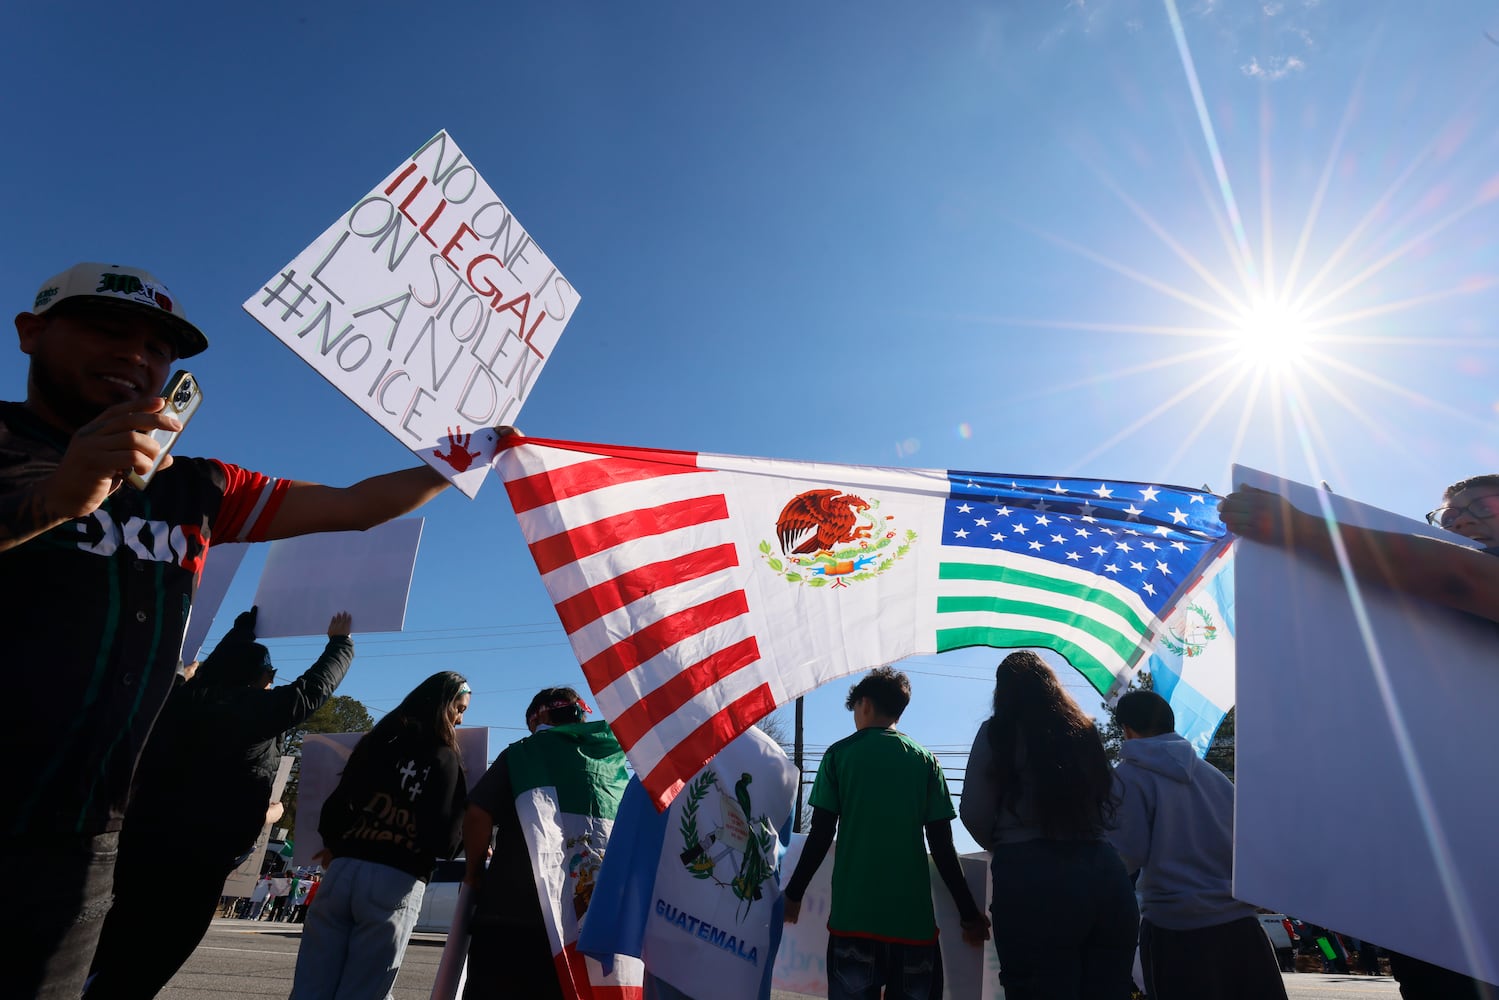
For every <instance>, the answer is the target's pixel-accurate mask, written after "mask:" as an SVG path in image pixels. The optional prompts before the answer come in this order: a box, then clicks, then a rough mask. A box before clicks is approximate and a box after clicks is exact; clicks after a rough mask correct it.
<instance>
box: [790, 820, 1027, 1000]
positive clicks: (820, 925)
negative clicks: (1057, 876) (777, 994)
mask: <svg viewBox="0 0 1499 1000" xmlns="http://www.w3.org/2000/svg"><path fill="white" fill-rule="evenodd" d="M806 842H807V837H806V835H805V834H800V833H797V834H792V836H791V843H790V844H789V845H787V847H786V856H785V858H784V859H782V861H781V884H782V885H785V884H786V883H787V882H789V881H791V873H792V872H794V871H796V864H797V862H798V861H800V860H801V855H802V848H803V846H805V844H806ZM837 851H838V845H837V844H836V843H834V844H833V846H832V848H830V849H829V850H828V855H827V857H826V858H824V859H823V862H822V864H821V865H819V866H818V868H817V874H816V875H813V876H812V881H811V882H809V883H808V884H807V891H806V893H805V894H804V895H803V896H802V912H801V916H800V917H799V918H798V919H797V922H796V923H794V924H786V925H785V926H784V927H783V928H782V931H781V944H780V947H779V948H778V949H777V950H776V964H775V968H774V970H773V971H772V980H771V985H772V986H773V987H774V988H775V989H777V990H785V991H787V992H790V993H804V994H807V995H809V996H815V997H825V996H827V995H828V970H827V954H828V914H829V913H830V912H831V910H832V902H833V856H834V855H835V854H836V853H837ZM958 860H959V862H960V863H961V864H962V866H963V876H964V879H965V880H966V881H967V882H968V889H969V891H970V892H972V893H973V899H974V902H976V903H978V905H979V908H980V909H981V910H983V912H984V913H985V914H986V915H987V914H988V912H989V904H990V903H991V902H992V888H993V882H992V880H991V879H990V878H989V855H988V853H987V852H982V853H979V854H964V855H960V856H959V858H958ZM927 862H928V865H929V866H930V876H931V883H932V907H933V912H934V913H935V914H936V917H937V929H938V932H939V933H938V942H939V943H940V944H941V946H942V996H943V1000H1004V995H1005V991H1004V988H1003V987H1002V986H1000V985H999V958H998V956H997V955H996V953H995V951H994V942H993V941H992V940H991V941H985V942H984V945H983V947H982V948H977V947H974V946H973V945H970V944H966V943H965V942H964V941H963V927H962V923H963V922H962V919H961V918H960V917H959V916H958V907H957V904H955V903H954V902H953V901H952V894H951V893H949V892H948V891H947V885H946V883H944V882H943V881H942V876H941V875H939V874H937V866H936V865H933V864H931V858H930V857H928V858H927Z"/></svg>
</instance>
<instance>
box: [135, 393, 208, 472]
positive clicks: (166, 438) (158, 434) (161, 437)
mask: <svg viewBox="0 0 1499 1000" xmlns="http://www.w3.org/2000/svg"><path fill="white" fill-rule="evenodd" d="M161 398H162V399H164V400H166V401H167V405H166V406H164V407H162V409H161V412H163V413H170V414H171V415H172V416H174V417H176V418H177V420H178V422H179V423H181V424H182V426H183V427H186V426H187V422H188V421H189V420H191V419H192V418H193V414H194V413H197V412H198V407H199V406H200V405H202V403H203V390H202V389H201V388H200V387H199V385H198V380H197V379H196V378H194V377H193V373H192V372H187V371H179V372H175V373H173V375H172V377H171V378H169V379H167V387H166V388H165V389H163V390H162V392H161ZM181 433H182V432H181V431H168V430H154V431H152V432H151V436H152V437H153V438H155V439H156V441H157V443H158V444H160V445H161V450H160V451H159V452H157V453H156V461H155V463H154V464H152V466H151V468H149V469H147V470H146V474H145V475H139V474H137V473H135V472H132V473H130V475H129V476H128V477H127V478H128V479H129V480H130V485H131V486H134V487H135V488H136V489H138V490H143V489H145V488H146V486H147V484H149V483H150V482H151V477H153V476H155V475H156V470H157V469H158V468H160V467H161V461H162V459H164V458H166V456H167V452H169V451H171V450H172V445H174V444H176V443H177V435H179V434H181Z"/></svg>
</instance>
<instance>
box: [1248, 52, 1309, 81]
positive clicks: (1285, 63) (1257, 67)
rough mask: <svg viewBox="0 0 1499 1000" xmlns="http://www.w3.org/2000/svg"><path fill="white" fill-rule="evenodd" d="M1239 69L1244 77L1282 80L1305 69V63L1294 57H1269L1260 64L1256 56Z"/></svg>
mask: <svg viewBox="0 0 1499 1000" xmlns="http://www.w3.org/2000/svg"><path fill="white" fill-rule="evenodd" d="M1239 69H1240V70H1241V71H1242V72H1243V73H1244V75H1245V76H1252V77H1258V78H1260V79H1262V80H1270V81H1275V80H1284V79H1285V78H1286V77H1288V76H1290V75H1291V74H1292V73H1296V72H1299V71H1301V70H1303V69H1306V63H1304V62H1302V61H1301V60H1300V59H1298V58H1297V57H1296V56H1271V57H1270V58H1269V59H1267V60H1265V62H1263V63H1261V62H1260V60H1259V57H1258V56H1251V57H1250V58H1249V62H1247V63H1245V64H1244V65H1243V66H1240V67H1239Z"/></svg>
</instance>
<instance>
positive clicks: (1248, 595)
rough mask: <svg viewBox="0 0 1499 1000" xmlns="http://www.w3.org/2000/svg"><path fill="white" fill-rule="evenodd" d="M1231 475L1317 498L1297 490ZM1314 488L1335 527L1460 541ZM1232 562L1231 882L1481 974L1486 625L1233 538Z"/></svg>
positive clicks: (1494, 946)
mask: <svg viewBox="0 0 1499 1000" xmlns="http://www.w3.org/2000/svg"><path fill="white" fill-rule="evenodd" d="M1234 482H1235V483H1248V484H1249V485H1251V486H1259V487H1262V488H1264V489H1268V490H1272V491H1275V492H1278V493H1281V494H1282V495H1284V496H1288V497H1289V498H1290V499H1291V502H1292V503H1294V504H1295V505H1296V506H1297V507H1298V508H1300V509H1302V510H1306V511H1316V510H1318V509H1319V508H1318V506H1317V498H1316V493H1315V491H1314V490H1313V489H1312V488H1311V487H1308V486H1303V485H1301V484H1298V483H1290V482H1286V481H1283V480H1279V479H1276V478H1275V477H1272V476H1269V475H1266V474H1264V473H1260V472H1256V471H1255V470H1252V469H1245V468H1241V467H1235V469H1234ZM1329 500H1330V501H1331V503H1332V507H1333V512H1334V514H1335V516H1336V517H1337V519H1338V520H1339V521H1341V522H1344V523H1349V524H1359V525H1364V526H1368V527H1374V528H1382V529H1387V530H1395V531H1405V532H1412V533H1415V532H1420V533H1425V534H1433V535H1436V536H1438V537H1441V538H1443V539H1445V540H1447V541H1461V539H1459V538H1458V536H1456V535H1452V534H1449V533H1446V532H1441V531H1439V530H1438V529H1435V528H1430V527H1428V526H1427V525H1425V524H1422V523H1420V522H1417V521H1412V520H1409V519H1406V518H1402V517H1398V516H1396V515H1394V514H1390V513H1387V512H1385V511H1381V510H1378V509H1376V508H1373V507H1369V506H1366V505H1364V504H1359V503H1355V502H1353V501H1350V500H1347V499H1345V498H1343V497H1337V496H1333V497H1329ZM1236 572H1237V574H1238V576H1237V580H1236V588H1237V602H1238V615H1239V618H1238V635H1237V637H1238V643H1239V648H1238V728H1237V734H1236V735H1237V747H1236V771H1237V777H1236V787H1237V799H1236V812H1235V829H1234V845H1235V855H1234V895H1236V896H1238V897H1239V898H1240V899H1244V900H1246V901H1248V902H1251V903H1255V904H1257V905H1261V906H1268V907H1271V908H1273V909H1276V910H1279V911H1281V912H1283V913H1290V914H1293V915H1295V916H1297V917H1301V918H1303V919H1305V920H1310V921H1313V922H1315V923H1318V924H1321V925H1323V926H1326V927H1330V928H1332V929H1334V930H1337V931H1339V932H1341V933H1343V934H1349V935H1353V936H1354V937H1358V938H1362V939H1364V940H1367V941H1373V942H1374V943H1376V944H1379V945H1381V946H1383V947H1386V948H1391V949H1394V950H1397V951H1401V952H1405V953H1407V954H1410V955H1413V956H1415V957H1417V958H1421V959H1425V960H1426V961H1429V962H1434V963H1436V964H1438V965H1441V966H1445V967H1447V968H1452V969H1457V970H1459V971H1462V972H1465V973H1467V974H1469V975H1475V976H1477V977H1478V978H1480V979H1485V980H1487V981H1490V982H1499V892H1495V888H1496V887H1499V851H1496V850H1495V849H1494V845H1495V836H1496V835H1495V831H1496V830H1499V794H1496V793H1495V789H1496V788H1499V754H1496V753H1494V752H1493V751H1492V748H1491V747H1489V746H1487V742H1486V738H1487V735H1488V734H1489V733H1490V732H1492V731H1493V728H1494V711H1495V706H1496V705H1499V626H1495V625H1494V624H1492V623H1489V622H1485V621H1482V620H1480V619H1477V618H1474V617H1472V616H1469V615H1464V614H1460V613H1458V612H1455V611H1449V610H1447V609H1445V608H1441V607H1439V606H1437V605H1435V604H1431V603H1428V602H1425V601H1423V600H1419V599H1416V598H1414V597H1410V596H1402V595H1399V594H1395V593H1393V592H1391V591H1388V590H1384V589H1381V588H1379V587H1376V586H1364V587H1357V588H1350V587H1349V586H1347V585H1345V583H1344V581H1343V579H1342V577H1341V576H1340V575H1339V573H1338V572H1337V570H1336V569H1334V568H1329V567H1326V566H1324V565H1322V564H1320V563H1318V562H1315V561H1313V560H1310V559H1305V558H1300V557H1296V556H1293V555H1291V554H1288V553H1286V552H1284V551H1283V550H1281V549H1280V548H1278V547H1274V546H1268V545H1259V544H1255V543H1253V542H1246V541H1243V540H1241V541H1239V542H1238V554H1237V565H1236ZM1351 589H1353V590H1356V593H1357V594H1358V597H1359V599H1360V600H1361V601H1362V607H1363V611H1364V613H1365V614H1364V616H1363V617H1362V621H1366V622H1367V625H1368V628H1369V634H1368V636H1367V641H1366V637H1365V635H1364V633H1363V632H1362V631H1361V617H1360V615H1359V614H1358V613H1357V612H1356V608H1355V604H1354V601H1353V600H1352V599H1351V598H1350V590H1351Z"/></svg>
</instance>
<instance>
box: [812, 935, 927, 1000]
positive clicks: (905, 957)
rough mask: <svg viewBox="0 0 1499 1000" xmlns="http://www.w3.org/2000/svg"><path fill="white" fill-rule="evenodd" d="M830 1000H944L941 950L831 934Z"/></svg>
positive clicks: (829, 958) (829, 948)
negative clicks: (881, 991)
mask: <svg viewBox="0 0 1499 1000" xmlns="http://www.w3.org/2000/svg"><path fill="white" fill-rule="evenodd" d="M827 968H828V1000H880V989H881V987H883V988H884V990H885V993H884V996H885V1000H941V997H942V950H941V948H940V947H939V946H938V944H937V942H936V941H933V942H932V943H931V944H904V943H901V942H896V941H876V940H874V939H873V938H861V937H841V936H839V935H837V934H829V935H828V966H827Z"/></svg>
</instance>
